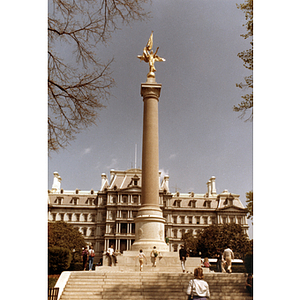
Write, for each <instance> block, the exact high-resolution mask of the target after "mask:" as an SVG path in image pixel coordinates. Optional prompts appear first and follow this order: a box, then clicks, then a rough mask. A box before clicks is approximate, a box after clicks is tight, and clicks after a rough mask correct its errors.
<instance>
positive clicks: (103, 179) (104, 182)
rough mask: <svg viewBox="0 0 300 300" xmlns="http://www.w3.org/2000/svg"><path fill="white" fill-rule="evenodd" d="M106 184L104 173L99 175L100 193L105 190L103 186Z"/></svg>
mask: <svg viewBox="0 0 300 300" xmlns="http://www.w3.org/2000/svg"><path fill="white" fill-rule="evenodd" d="M106 183H107V176H106V174H105V173H102V174H101V188H100V191H103V190H104V188H105V184H106Z"/></svg>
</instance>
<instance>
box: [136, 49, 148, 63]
mask: <svg viewBox="0 0 300 300" xmlns="http://www.w3.org/2000/svg"><path fill="white" fill-rule="evenodd" d="M137 57H138V58H139V59H140V60H143V61H145V62H148V61H149V59H148V55H147V47H145V48H144V51H143V55H138V56H137Z"/></svg>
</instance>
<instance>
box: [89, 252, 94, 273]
mask: <svg viewBox="0 0 300 300" xmlns="http://www.w3.org/2000/svg"><path fill="white" fill-rule="evenodd" d="M94 257H95V251H94V248H93V246H91V249H90V250H89V271H92V269H93V263H94Z"/></svg>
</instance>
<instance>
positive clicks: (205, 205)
mask: <svg viewBox="0 0 300 300" xmlns="http://www.w3.org/2000/svg"><path fill="white" fill-rule="evenodd" d="M203 206H204V207H206V208H211V201H210V200H205V201H204V203H203Z"/></svg>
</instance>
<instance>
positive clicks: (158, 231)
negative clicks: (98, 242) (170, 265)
mask: <svg viewBox="0 0 300 300" xmlns="http://www.w3.org/2000/svg"><path fill="white" fill-rule="evenodd" d="M160 91H161V84H159V83H157V82H156V81H155V78H147V82H146V83H142V85H141V95H142V97H143V101H144V116H143V153H142V199H141V208H140V209H139V211H138V214H137V217H136V219H135V227H136V230H135V242H134V244H133V245H132V248H131V249H132V250H139V249H143V250H144V251H149V250H152V249H153V247H154V246H156V248H157V250H158V251H169V249H168V246H167V244H166V243H165V229H164V223H165V219H164V218H163V214H162V211H161V209H160V207H159V181H158V176H159V165H158V164H159V147H158V101H159V96H160Z"/></svg>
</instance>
